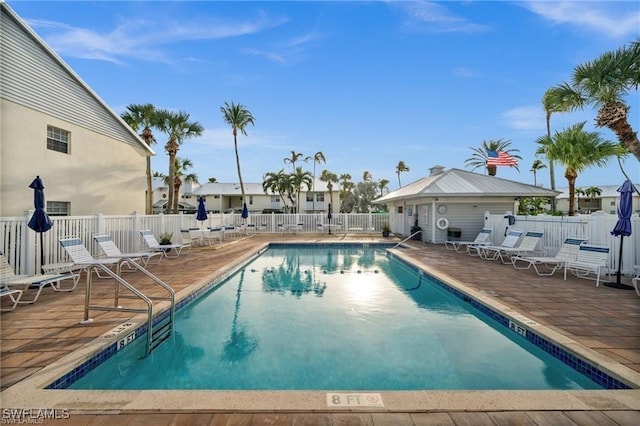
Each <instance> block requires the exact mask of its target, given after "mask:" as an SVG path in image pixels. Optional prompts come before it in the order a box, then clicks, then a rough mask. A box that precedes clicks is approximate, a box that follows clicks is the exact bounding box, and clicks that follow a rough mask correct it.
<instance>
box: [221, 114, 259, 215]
mask: <svg viewBox="0 0 640 426" xmlns="http://www.w3.org/2000/svg"><path fill="white" fill-rule="evenodd" d="M220 111H221V112H222V117H223V118H224V121H225V122H226V123H227V124H229V125H230V126H231V129H232V131H233V146H234V148H235V152H236V166H237V168H238V180H239V181H240V192H241V193H242V202H243V203H244V183H243V182H242V173H241V172H240V156H239V155H238V130H239V131H240V133H242V134H243V135H245V136H247V130H246V127H247V125H249V124H251V125H254V123H253V121H254V118H253V115H251V112H250V111H249V110H248V109H247V108H246V107H245V106H244V105H242V104H234V103H233V102H231V104H229V103H228V102H225V103H224V106H222V107H220Z"/></svg>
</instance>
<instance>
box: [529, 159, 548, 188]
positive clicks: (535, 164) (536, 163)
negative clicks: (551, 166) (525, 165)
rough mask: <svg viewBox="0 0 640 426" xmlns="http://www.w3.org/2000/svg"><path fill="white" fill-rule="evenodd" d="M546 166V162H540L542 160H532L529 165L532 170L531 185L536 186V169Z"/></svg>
mask: <svg viewBox="0 0 640 426" xmlns="http://www.w3.org/2000/svg"><path fill="white" fill-rule="evenodd" d="M546 167H547V165H546V164H544V163H543V162H542V160H534V161H533V164H532V165H531V171H532V172H533V186H538V180H537V179H536V173H537V172H538V170H541V169H545V168H546Z"/></svg>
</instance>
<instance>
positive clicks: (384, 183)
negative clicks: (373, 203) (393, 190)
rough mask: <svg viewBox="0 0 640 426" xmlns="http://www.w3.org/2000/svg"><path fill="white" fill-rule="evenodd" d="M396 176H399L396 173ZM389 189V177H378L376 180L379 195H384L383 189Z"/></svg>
mask: <svg viewBox="0 0 640 426" xmlns="http://www.w3.org/2000/svg"><path fill="white" fill-rule="evenodd" d="M398 177H400V176H399V175H398ZM385 188H386V189H389V179H380V180H378V189H379V190H380V196H383V195H384V190H385Z"/></svg>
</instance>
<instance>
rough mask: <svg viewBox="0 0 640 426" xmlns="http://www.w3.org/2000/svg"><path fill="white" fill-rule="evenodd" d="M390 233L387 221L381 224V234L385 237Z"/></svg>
mask: <svg viewBox="0 0 640 426" xmlns="http://www.w3.org/2000/svg"><path fill="white" fill-rule="evenodd" d="M389 234H391V228H389V224H388V223H387V222H385V223H383V224H382V236H383V237H385V238H387V237H388V236H389Z"/></svg>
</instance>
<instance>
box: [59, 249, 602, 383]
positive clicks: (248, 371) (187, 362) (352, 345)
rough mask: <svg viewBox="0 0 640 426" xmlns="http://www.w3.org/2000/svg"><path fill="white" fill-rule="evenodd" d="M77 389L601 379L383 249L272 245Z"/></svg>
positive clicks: (92, 373) (99, 369)
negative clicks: (164, 330)
mask: <svg viewBox="0 0 640 426" xmlns="http://www.w3.org/2000/svg"><path fill="white" fill-rule="evenodd" d="M143 353H144V339H137V340H136V341H135V342H133V343H132V344H130V345H129V346H127V347H125V348H124V349H123V350H121V351H119V352H118V353H117V354H116V355H114V356H113V357H111V358H110V359H108V360H107V361H105V362H104V363H103V364H101V365H100V366H99V367H97V368H96V369H94V370H92V371H90V372H89V373H88V374H87V375H86V376H84V377H83V378H81V379H79V380H78V381H76V382H75V383H74V384H73V385H72V386H71V387H70V388H71V389H226V390H231V389H237V390H363V391H364V390H421V389H429V390H435V389H451V390H453V389H466V390H471V389H523V390H525V389H526V390H532V389H601V387H600V386H599V385H598V384H596V383H595V382H593V381H591V380H590V379H588V378H587V377H586V376H583V375H581V374H579V373H578V372H576V371H575V370H573V369H571V368H570V367H568V366H567V365H565V364H563V363H562V362H561V361H559V360H557V359H555V358H553V357H551V356H550V355H549V354H547V353H546V352H544V351H542V350H541V349H539V348H538V347H536V346H534V345H532V344H531V343H529V342H528V341H526V340H525V339H524V338H522V337H521V336H519V335H518V334H517V333H514V332H512V331H510V330H508V329H506V328H505V327H503V326H501V325H499V324H498V323H496V322H494V321H493V320H492V319H490V318H489V317H488V316H486V315H484V314H482V313H481V312H479V311H477V310H475V309H474V308H473V307H471V305H470V304H468V303H465V302H464V301H463V300H461V299H459V298H457V297H455V296H454V295H452V294H450V293H449V292H447V291H445V290H444V289H442V287H441V286H439V285H435V284H434V283H433V282H432V281H431V279H430V278H429V276H428V275H426V274H422V273H419V272H418V271H416V270H414V269H413V268H411V267H409V266H407V265H405V264H404V263H403V262H400V261H398V260H394V259H391V258H390V257H388V256H387V254H386V252H385V250H384V249H380V248H375V247H370V248H367V247H364V248H362V247H361V248H353V247H349V246H344V247H327V246H319V247H314V248H306V247H300V246H295V247H290V248H270V249H269V250H267V251H266V252H265V253H263V254H262V255H260V256H259V257H257V258H256V259H254V260H253V261H251V262H250V263H249V264H247V265H246V266H245V267H244V268H243V269H241V270H240V271H239V272H238V273H236V274H234V275H233V276H232V277H230V278H229V279H228V280H227V281H226V282H225V283H223V285H221V286H218V287H216V288H215V289H213V290H212V291H210V292H209V293H207V294H206V295H205V296H204V297H202V298H200V299H199V300H197V301H195V302H193V303H191V304H189V305H188V306H186V307H185V308H183V309H181V310H180V311H179V312H178V313H177V314H176V323H175V334H174V336H172V337H171V339H170V340H168V341H166V342H165V343H163V344H162V345H160V346H159V347H158V348H157V349H156V350H155V351H154V352H153V353H152V354H151V355H149V356H147V357H142V354H143Z"/></svg>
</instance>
